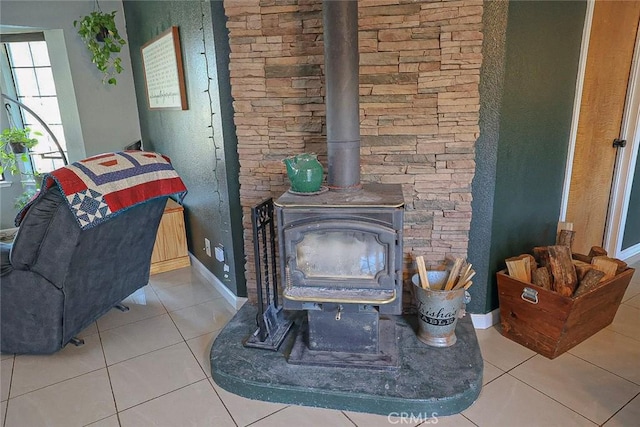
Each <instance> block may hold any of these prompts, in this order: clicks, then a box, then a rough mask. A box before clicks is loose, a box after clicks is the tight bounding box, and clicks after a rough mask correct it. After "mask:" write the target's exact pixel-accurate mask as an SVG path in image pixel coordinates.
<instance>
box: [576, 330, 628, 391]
mask: <svg viewBox="0 0 640 427" xmlns="http://www.w3.org/2000/svg"><path fill="white" fill-rule="evenodd" d="M569 353H571V354H573V355H575V356H578V357H579V358H581V359H584V360H587V361H589V362H591V363H593V364H594V365H597V366H600V367H601V368H603V369H606V370H607V371H609V372H613V373H614V374H616V375H619V376H621V377H623V378H625V379H627V380H629V381H632V382H634V383H636V384H639V385H640V341H636V340H634V339H633V338H629V337H626V336H624V335H621V334H619V333H617V332H614V331H612V330H610V329H603V330H602V331H600V332H598V333H597V334H595V335H594V336H592V337H591V338H589V339H588V340H586V341H584V342H582V343H581V344H579V345H577V346H576V347H574V348H572V349H571V350H569Z"/></svg>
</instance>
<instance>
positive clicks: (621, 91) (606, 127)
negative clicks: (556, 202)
mask: <svg viewBox="0 0 640 427" xmlns="http://www.w3.org/2000/svg"><path fill="white" fill-rule="evenodd" d="M639 22H640V2H623V1H621V2H608V1H596V2H589V3H588V8H587V19H586V21H585V32H584V38H583V50H582V55H581V57H582V58H581V69H580V74H581V75H580V77H579V79H578V80H579V84H578V88H577V91H576V92H577V96H576V107H575V112H574V125H573V129H572V144H571V148H570V154H569V160H568V167H567V178H566V183H565V192H564V198H563V210H562V213H561V219H563V220H564V221H568V222H572V223H573V224H574V230H575V231H576V239H575V242H574V247H573V249H574V252H578V253H588V252H589V249H590V248H591V247H592V246H603V247H605V248H606V249H607V250H608V251H609V253H610V255H611V256H615V257H621V255H622V254H621V252H622V248H621V241H622V233H623V229H624V223H625V219H626V213H627V207H628V201H629V194H630V190H631V180H632V178H633V168H634V164H632V161H631V160H635V159H634V158H635V155H634V154H635V153H634V150H635V151H636V152H637V142H636V138H634V134H635V133H636V126H635V124H636V123H637V121H638V120H637V111H638V109H637V105H638V100H639V98H638V96H637V94H636V92H639V91H640V87H638V88H636V87H637V86H639V84H638V82H637V78H636V76H637V74H638V71H637V68H638V64H637V63H638V60H637V57H638V53H637V50H638V46H637V43H636V39H637V36H638V25H639ZM615 140H626V141H627V143H626V147H622V146H623V145H624V143H622V142H618V143H614V141H615Z"/></svg>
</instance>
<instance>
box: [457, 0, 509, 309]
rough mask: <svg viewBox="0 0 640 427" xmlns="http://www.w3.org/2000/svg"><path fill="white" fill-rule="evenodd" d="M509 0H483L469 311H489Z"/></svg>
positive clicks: (470, 250) (470, 236)
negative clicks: (478, 129) (472, 278)
mask: <svg viewBox="0 0 640 427" xmlns="http://www.w3.org/2000/svg"><path fill="white" fill-rule="evenodd" d="M508 11H509V2H507V1H494V0H489V1H485V2H484V14H483V17H482V21H483V35H484V38H483V41H482V53H483V59H482V69H481V71H480V99H481V100H482V101H481V103H480V137H479V138H478V142H477V143H476V174H475V176H474V178H473V184H472V188H473V192H472V194H473V202H472V203H471V207H472V210H473V217H472V219H471V231H470V233H469V262H471V263H473V265H474V270H475V271H476V273H477V274H476V276H475V278H474V283H475V285H474V286H472V287H471V288H470V290H469V292H470V293H471V303H470V304H469V305H468V307H467V308H468V310H469V311H470V312H472V313H486V312H488V311H490V308H488V304H487V295H488V294H489V292H490V290H489V285H490V284H491V283H493V279H492V276H493V274H494V273H495V266H494V265H491V264H490V263H491V261H492V260H491V259H490V255H491V250H490V248H491V239H492V231H493V230H492V225H493V224H492V223H493V214H494V209H499V206H498V207H496V206H494V195H495V194H494V193H495V185H496V172H497V171H496V168H497V164H498V141H499V139H500V114H501V108H502V87H503V84H504V72H505V70H504V68H505V46H506V43H505V42H506V32H507V19H508Z"/></svg>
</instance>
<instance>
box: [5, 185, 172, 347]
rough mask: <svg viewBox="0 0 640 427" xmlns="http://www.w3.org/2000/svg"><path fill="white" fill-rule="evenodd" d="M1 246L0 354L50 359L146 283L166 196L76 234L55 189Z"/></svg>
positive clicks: (78, 229)
mask: <svg viewBox="0 0 640 427" xmlns="http://www.w3.org/2000/svg"><path fill="white" fill-rule="evenodd" d="M43 191H45V194H43V195H42V196H41V197H40V198H38V199H37V200H36V201H35V202H34V203H33V205H32V206H31V207H30V209H29V210H28V211H27V213H26V215H25V216H24V218H23V220H22V223H21V225H20V229H19V231H18V233H17V235H16V237H15V240H14V242H13V244H12V245H2V251H1V255H2V273H1V275H0V317H1V319H0V320H1V323H0V328H1V330H0V342H1V348H0V350H1V351H2V352H3V353H53V352H56V351H58V350H60V349H61V348H62V347H64V346H65V345H66V344H67V343H69V342H70V341H74V337H75V336H76V335H77V334H78V333H79V332H80V331H82V330H83V329H84V328H86V327H87V326H89V325H90V324H91V323H92V322H94V321H95V320H96V319H97V318H99V317H100V316H102V315H103V314H105V313H106V312H107V311H109V310H110V309H111V308H113V307H114V306H116V305H118V304H119V303H120V302H121V301H122V300H123V299H125V298H126V297H127V296H129V295H130V294H132V293H133V292H135V291H136V290H137V289H139V288H141V287H143V286H145V285H146V284H147V283H148V281H149V268H150V263H151V253H152V251H153V245H154V242H155V238H156V232H157V229H158V225H159V223H160V220H161V218H162V214H163V210H164V207H165V204H166V200H167V197H158V198H154V199H151V200H147V201H146V202H143V203H140V204H138V205H135V206H133V207H131V208H130V209H128V210H126V211H124V212H122V213H120V214H118V215H117V216H115V217H113V218H112V219H110V220H109V221H105V222H103V223H101V224H99V225H96V226H95V227H93V228H89V229H85V230H82V229H81V228H80V227H79V225H78V222H77V221H76V219H75V217H74V215H73V214H72V212H71V211H70V210H69V208H68V206H67V204H66V200H65V199H64V198H63V196H62V194H61V192H60V189H59V188H58V187H57V186H53V187H51V188H49V189H47V190H43Z"/></svg>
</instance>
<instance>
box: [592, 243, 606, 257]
mask: <svg viewBox="0 0 640 427" xmlns="http://www.w3.org/2000/svg"><path fill="white" fill-rule="evenodd" d="M607 255H608V254H607V250H606V249H605V248H602V247H600V246H591V250H590V251H589V256H590V257H591V258H593V257H594V256H607Z"/></svg>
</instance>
